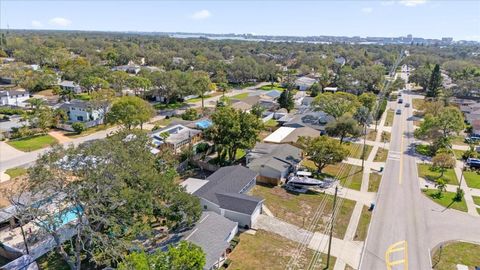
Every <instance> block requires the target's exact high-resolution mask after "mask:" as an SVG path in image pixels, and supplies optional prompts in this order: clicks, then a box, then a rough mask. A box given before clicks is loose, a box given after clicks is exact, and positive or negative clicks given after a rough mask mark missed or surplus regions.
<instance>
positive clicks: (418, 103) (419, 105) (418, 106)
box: [412, 98, 425, 110]
mask: <svg viewBox="0 0 480 270" xmlns="http://www.w3.org/2000/svg"><path fill="white" fill-rule="evenodd" d="M423 104H425V100H423V99H420V98H414V99H412V106H413V108H414V109H415V110H423Z"/></svg>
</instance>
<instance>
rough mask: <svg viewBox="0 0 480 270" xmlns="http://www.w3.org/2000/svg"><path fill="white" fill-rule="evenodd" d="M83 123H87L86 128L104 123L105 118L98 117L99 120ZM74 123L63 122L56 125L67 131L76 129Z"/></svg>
mask: <svg viewBox="0 0 480 270" xmlns="http://www.w3.org/2000/svg"><path fill="white" fill-rule="evenodd" d="M82 123H83V124H84V125H85V127H86V128H91V127H94V126H98V125H101V124H103V119H97V120H92V121H88V122H82ZM72 124H73V123H71V124H69V123H62V124H58V125H57V126H56V127H57V128H59V129H63V130H66V131H75V130H74V129H73V128H72Z"/></svg>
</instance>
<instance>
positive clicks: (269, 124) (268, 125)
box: [263, 119, 278, 128]
mask: <svg viewBox="0 0 480 270" xmlns="http://www.w3.org/2000/svg"><path fill="white" fill-rule="evenodd" d="M263 125H264V126H265V127H266V128H272V127H276V126H278V122H277V120H275V119H270V120H268V121H267V122H265V123H263Z"/></svg>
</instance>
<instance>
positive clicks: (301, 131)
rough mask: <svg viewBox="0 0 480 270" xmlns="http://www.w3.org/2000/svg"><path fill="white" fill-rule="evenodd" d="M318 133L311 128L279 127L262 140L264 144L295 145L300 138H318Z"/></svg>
mask: <svg viewBox="0 0 480 270" xmlns="http://www.w3.org/2000/svg"><path fill="white" fill-rule="evenodd" d="M318 136H320V132H319V131H318V130H316V129H313V128H311V127H308V126H306V127H284V126H283V127H280V128H279V129H277V130H275V132H273V133H272V134H270V135H268V136H267V137H266V138H265V139H263V141H264V142H266V143H290V144H295V143H296V142H297V141H298V139H299V138H300V137H312V138H315V137H318Z"/></svg>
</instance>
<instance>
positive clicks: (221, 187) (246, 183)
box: [193, 165, 264, 228]
mask: <svg viewBox="0 0 480 270" xmlns="http://www.w3.org/2000/svg"><path fill="white" fill-rule="evenodd" d="M257 175H258V173H256V172H254V171H252V170H250V169H248V168H245V167H243V166H240V165H237V166H227V167H222V168H220V169H218V170H217V171H216V172H214V173H213V174H212V175H210V176H209V177H207V179H206V180H207V181H208V182H207V183H206V184H204V185H202V186H201V187H200V188H199V189H198V190H196V191H195V192H194V193H193V195H195V196H197V197H199V198H200V203H201V205H202V207H203V209H204V210H205V211H213V212H215V213H217V214H220V215H222V216H224V217H226V218H228V219H230V220H233V221H235V222H238V225H239V226H242V227H244V228H250V227H252V225H253V224H254V223H255V221H256V219H257V217H258V215H260V213H261V209H262V204H263V201H264V200H263V199H261V198H257V197H254V196H250V195H247V194H246V193H247V192H248V191H250V190H251V189H252V188H253V187H254V186H255V184H256V178H257Z"/></svg>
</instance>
